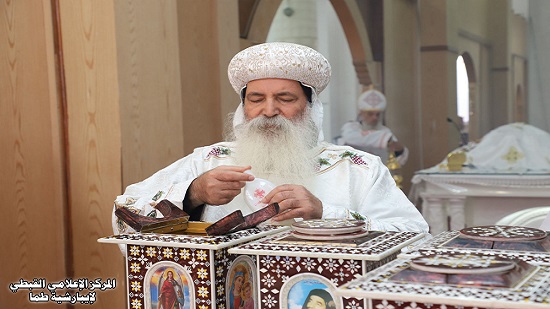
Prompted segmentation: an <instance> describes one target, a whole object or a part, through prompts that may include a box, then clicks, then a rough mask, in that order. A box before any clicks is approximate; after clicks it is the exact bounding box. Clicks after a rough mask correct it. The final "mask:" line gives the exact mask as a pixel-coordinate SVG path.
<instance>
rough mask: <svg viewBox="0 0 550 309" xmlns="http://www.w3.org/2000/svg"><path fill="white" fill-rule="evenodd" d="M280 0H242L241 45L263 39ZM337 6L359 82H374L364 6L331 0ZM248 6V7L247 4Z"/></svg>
mask: <svg viewBox="0 0 550 309" xmlns="http://www.w3.org/2000/svg"><path fill="white" fill-rule="evenodd" d="M281 2H282V1H281V0H274V1H272V0H263V1H262V0H256V1H250V0H249V1H241V2H239V12H248V13H247V14H243V15H241V16H239V18H240V19H246V20H240V22H239V23H240V24H241V25H245V26H243V27H242V30H246V31H241V39H243V40H244V41H245V42H242V44H241V45H244V46H241V47H242V48H245V47H248V46H251V45H254V44H259V43H263V42H265V41H266V39H267V34H268V32H269V29H270V27H271V23H272V22H273V18H274V17H275V13H276V12H277V9H278V8H279V6H280V4H281ZM330 3H331V4H332V7H333V8H334V10H335V12H336V15H337V16H338V19H339V20H340V23H341V24H342V28H343V29H344V33H345V35H346V40H347V42H348V45H349V48H350V51H351V56H352V60H353V66H354V68H355V72H356V75H357V79H358V80H359V83H360V84H361V85H363V86H370V85H372V83H373V82H372V78H371V75H370V73H369V69H368V65H367V64H368V63H369V62H372V61H373V56H372V51H371V45H370V41H369V36H368V32H367V27H366V26H365V25H366V23H365V21H364V19H363V16H362V15H361V9H360V8H359V6H358V5H357V3H356V2H355V1H340V0H330ZM244 6H246V7H244Z"/></svg>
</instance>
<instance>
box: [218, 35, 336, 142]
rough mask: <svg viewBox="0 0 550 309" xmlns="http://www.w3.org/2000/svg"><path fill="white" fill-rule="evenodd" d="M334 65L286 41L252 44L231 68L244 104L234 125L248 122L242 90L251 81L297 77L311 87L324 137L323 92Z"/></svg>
mask: <svg viewBox="0 0 550 309" xmlns="http://www.w3.org/2000/svg"><path fill="white" fill-rule="evenodd" d="M330 74H331V68H330V63H329V62H328V60H327V59H326V58H325V57H324V56H323V55H322V54H321V53H319V52H318V51H316V50H314V49H313V48H310V47H307V46H304V45H299V44H294V43H286V42H272V43H263V44H258V45H254V46H251V47H248V48H246V49H244V50H242V51H240V52H239V53H237V54H236V55H235V56H234V57H233V59H231V62H230V63H229V66H228V68H227V75H228V77H229V82H230V83H231V86H233V89H234V90H235V92H237V94H239V97H240V98H241V104H239V106H238V107H237V110H236V111H235V115H234V118H233V127H235V126H237V125H239V124H241V123H243V122H244V111H243V107H242V105H243V104H242V103H243V102H242V94H241V92H242V90H243V89H244V88H245V87H246V85H247V84H248V82H250V81H252V80H257V79H264V78H281V79H290V80H295V81H298V82H300V83H302V85H304V86H308V87H310V88H311V89H312V90H313V91H312V94H311V101H312V102H311V103H312V106H311V108H312V118H313V121H314V122H315V125H316V126H317V129H318V130H319V140H323V127H322V123H323V105H322V103H321V101H319V98H318V96H319V93H321V91H323V90H324V89H325V87H326V86H327V85H328V83H329V81H330Z"/></svg>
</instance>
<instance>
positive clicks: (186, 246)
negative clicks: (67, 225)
mask: <svg viewBox="0 0 550 309" xmlns="http://www.w3.org/2000/svg"><path fill="white" fill-rule="evenodd" d="M286 229H288V227H281V226H265V227H257V228H251V229H247V230H243V231H239V232H235V233H232V234H228V235H223V236H201V235H178V234H154V233H131V234H121V235H115V236H110V237H104V238H101V239H99V240H98V241H99V242H101V243H112V244H122V245H125V246H126V250H127V257H126V275H127V289H128V290H127V295H128V308H161V307H159V302H165V303H164V306H162V308H174V303H176V304H177V303H180V304H181V307H177V308H201V309H208V308H232V307H231V306H230V304H229V299H230V297H226V295H227V292H228V291H229V290H231V288H232V285H234V281H236V280H237V281H240V282H241V283H242V284H244V283H245V282H249V285H250V284H252V286H251V287H250V288H251V290H252V291H254V290H255V289H256V288H257V281H256V277H257V274H256V261H255V256H237V255H234V254H230V253H228V249H230V248H231V247H233V246H236V245H239V244H243V243H246V242H249V241H252V240H256V239H258V238H261V237H264V236H269V235H272V234H275V233H278V232H281V231H283V230H286ZM169 278H172V280H169ZM167 282H168V283H167ZM253 293H254V292H252V294H253ZM255 308H257V306H256V307H255Z"/></svg>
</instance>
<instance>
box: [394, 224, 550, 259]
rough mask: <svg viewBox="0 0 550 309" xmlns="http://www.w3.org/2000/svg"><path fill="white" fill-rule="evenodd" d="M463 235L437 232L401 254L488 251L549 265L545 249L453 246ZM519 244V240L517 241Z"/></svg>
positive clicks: (457, 232)
mask: <svg viewBox="0 0 550 309" xmlns="http://www.w3.org/2000/svg"><path fill="white" fill-rule="evenodd" d="M461 237H463V235H462V233H460V231H446V232H442V233H440V234H438V235H437V236H435V237H434V238H432V239H430V240H428V241H426V242H423V243H421V244H419V245H417V246H415V247H413V248H411V249H410V250H409V251H408V252H407V253H404V254H402V255H401V256H409V257H411V256H412V257H414V256H418V255H430V254H436V253H437V254H442V253H465V252H467V253H472V254H484V253H485V254H487V253H490V254H491V255H493V256H497V257H501V258H504V259H511V260H514V259H519V260H522V261H525V262H529V263H532V264H535V265H539V264H548V265H550V252H548V251H547V250H545V251H522V250H517V249H515V250H511V249H508V248H506V249H494V248H493V249H491V248H489V249H487V248H467V247H453V246H452V244H453V243H454V242H455V241H456V240H461ZM549 238H550V237H548V236H547V238H544V239H542V240H535V241H529V242H530V243H531V242H542V243H543V244H546V245H547V244H549V243H550V239H549ZM508 243H511V244H516V242H508ZM517 244H520V242H517Z"/></svg>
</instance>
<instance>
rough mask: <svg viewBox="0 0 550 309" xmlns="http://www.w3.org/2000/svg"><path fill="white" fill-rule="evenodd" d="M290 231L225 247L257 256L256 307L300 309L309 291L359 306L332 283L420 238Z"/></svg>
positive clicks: (335, 304) (331, 303)
mask: <svg viewBox="0 0 550 309" xmlns="http://www.w3.org/2000/svg"><path fill="white" fill-rule="evenodd" d="M293 235H295V234H293V231H284V232H282V233H279V234H275V235H271V236H269V237H265V238H262V239H259V240H256V241H253V242H249V243H246V244H243V245H239V246H236V247H233V248H231V249H229V253H231V254H236V255H239V256H253V257H254V259H255V260H256V261H257V270H256V274H257V276H258V277H257V281H258V283H259V288H258V290H257V294H256V298H257V300H258V301H257V303H258V305H259V306H257V307H254V308H271V309H275V308H284V309H287V308H305V307H303V306H305V305H306V303H307V299H310V296H311V295H314V294H317V296H319V297H323V298H324V299H325V303H326V308H338V309H343V308H359V307H357V305H358V304H359V302H360V301H359V300H357V299H354V298H349V299H343V298H341V297H338V296H337V295H336V288H337V287H338V286H340V285H342V284H344V283H347V282H349V281H351V280H353V279H355V278H356V277H358V276H360V275H364V274H366V273H367V272H369V271H371V270H373V269H375V268H377V267H379V266H381V265H384V264H386V263H387V262H389V261H391V260H393V259H395V257H396V256H397V254H398V252H399V251H400V249H401V248H403V247H404V246H407V245H408V244H411V243H413V242H415V241H417V240H420V239H422V238H423V237H424V235H423V234H419V233H413V232H378V231H369V232H368V234H366V236H362V237H359V238H354V239H349V240H346V239H341V240H330V241H326V240H323V237H322V236H319V237H318V240H306V239H299V238H296V237H294V236H293ZM320 290H322V291H320Z"/></svg>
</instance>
